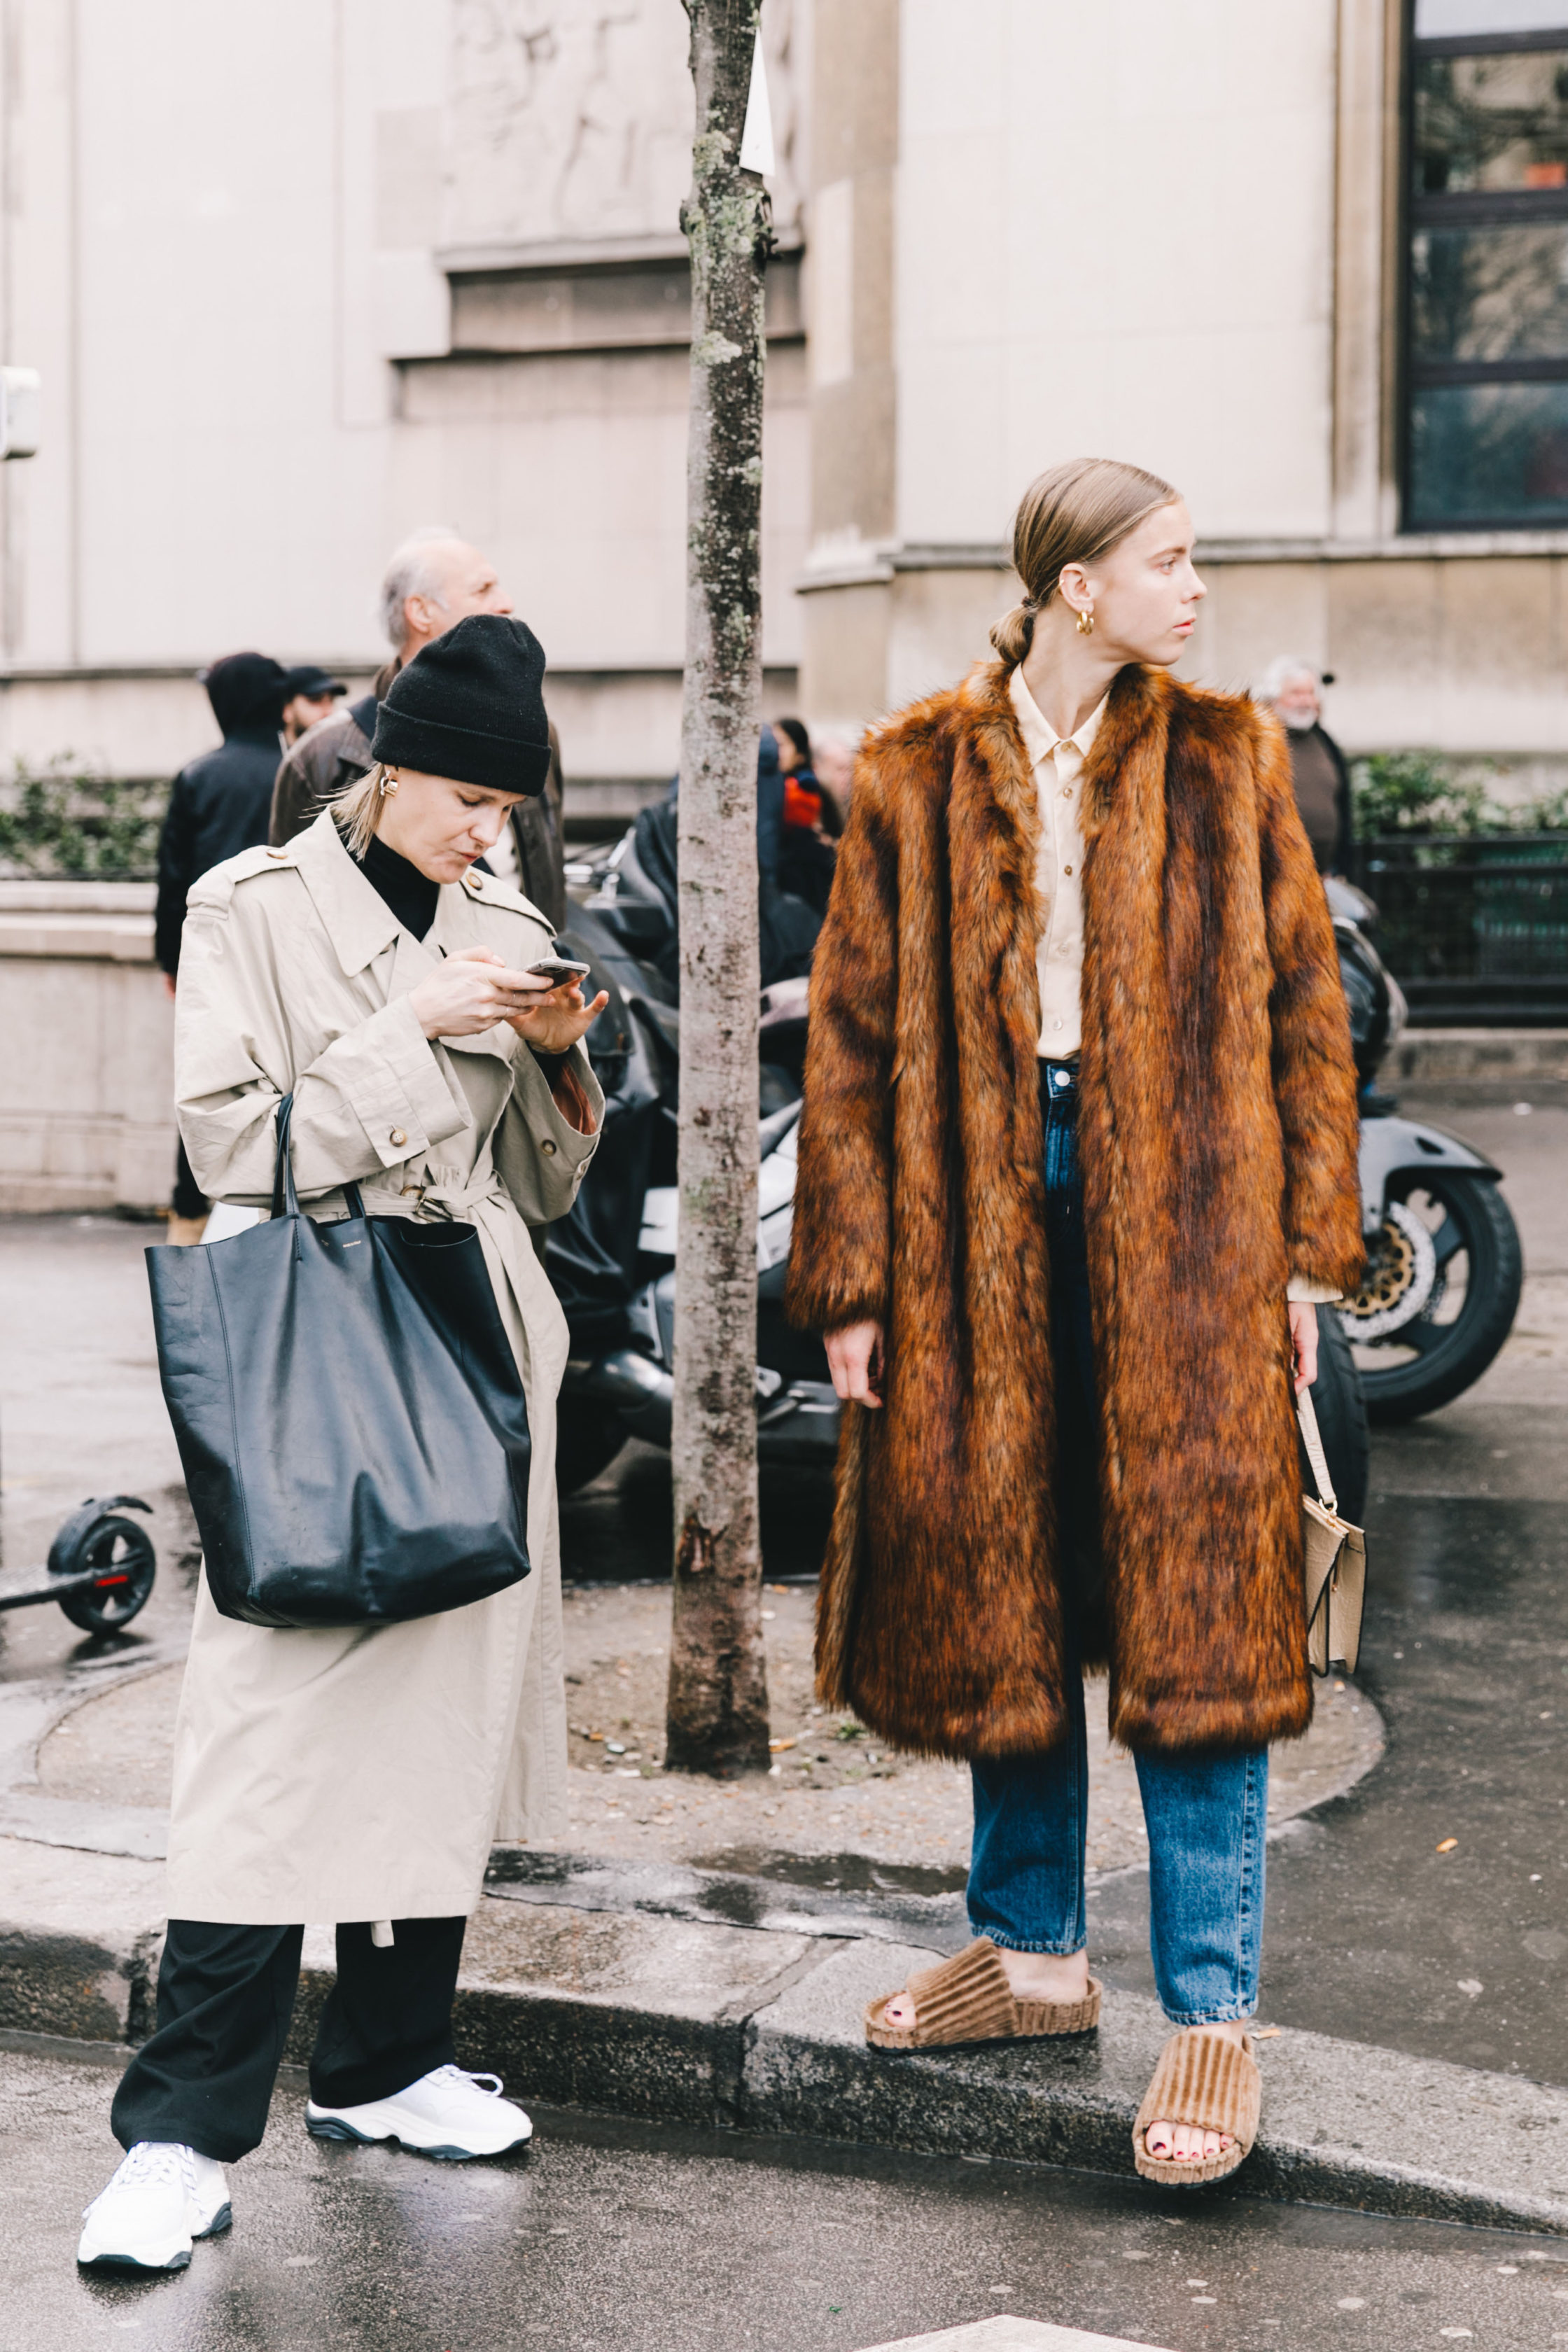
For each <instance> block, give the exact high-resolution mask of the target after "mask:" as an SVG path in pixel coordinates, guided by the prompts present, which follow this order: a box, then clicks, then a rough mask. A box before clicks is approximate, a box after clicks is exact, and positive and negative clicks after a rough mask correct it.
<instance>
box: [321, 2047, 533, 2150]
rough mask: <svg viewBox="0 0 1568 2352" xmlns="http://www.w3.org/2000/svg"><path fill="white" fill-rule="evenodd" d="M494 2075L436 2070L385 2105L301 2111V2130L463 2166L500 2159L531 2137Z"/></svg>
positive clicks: (455, 2069)
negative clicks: (393, 2143) (397, 2144)
mask: <svg viewBox="0 0 1568 2352" xmlns="http://www.w3.org/2000/svg"><path fill="white" fill-rule="evenodd" d="M500 2089H501V2083H500V2075H499V2074H464V2072H463V2070H462V2068H461V2067H460V2066H437V2069H436V2071H435V2073H434V2074H421V2076H420V2077H419V2080H418V2081H417V2082H416V2083H410V2084H409V2085H408V2088H407V2089H406V2090H405V2091H397V2092H395V2093H394V2095H393V2096H392V2097H391V2098H390V2099H370V2100H367V2101H366V2103H365V2105H363V2106H362V2107H319V2106H318V2105H316V2102H315V2101H314V2099H310V2100H308V2101H307V2102H306V2106H305V2128H306V2130H307V2131H308V2132H313V2133H314V2134H315V2137H317V2138H318V2139H357V2140H374V2139H395V2140H399V2141H401V2143H402V2145H403V2146H404V2147H408V2148H415V2149H416V2150H417V2151H418V2153H419V2154H420V2155H421V2156H439V2157H446V2158H449V2159H450V2160H451V2161H452V2162H453V2163H462V2162H463V2161H464V2160H465V2159H466V2158H469V2157H474V2156H503V2155H504V2154H505V2153H506V2151H507V2149H508V2148H509V2147H522V2145H523V2143H524V2141H525V2140H530V2139H531V2138H532V2137H533V2126H532V2125H531V2123H530V2122H529V2119H528V2117H527V2116H525V2115H524V2114H523V2112H522V2109H521V2107H519V2106H514V2105H512V2102H511V2101H510V2099H503V2098H502V2097H501V2095H500Z"/></svg>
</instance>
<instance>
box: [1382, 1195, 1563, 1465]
mask: <svg viewBox="0 0 1568 2352" xmlns="http://www.w3.org/2000/svg"><path fill="white" fill-rule="evenodd" d="M1523 1279H1524V1260H1523V1255H1522V1253H1521V1249H1520V1244H1519V1228H1518V1227H1517V1226H1516V1225H1515V1223H1514V1222H1513V1217H1512V1214H1511V1213H1510V1209H1509V1205H1508V1202H1506V1201H1505V1200H1504V1199H1503V1197H1502V1194H1501V1192H1500V1191H1499V1189H1498V1186H1497V1183H1496V1181H1494V1180H1493V1179H1492V1178H1490V1177H1487V1176H1472V1175H1470V1174H1469V1173H1468V1171H1465V1170H1463V1169H1455V1168H1432V1169H1426V1168H1424V1169H1420V1170H1416V1171H1409V1172H1407V1173H1406V1174H1405V1175H1404V1176H1402V1177H1400V1178H1398V1179H1396V1180H1395V1181H1394V1183H1392V1184H1391V1185H1390V1187H1389V1194H1388V1200H1387V1202H1386V1204H1385V1213H1384V1226H1383V1229H1382V1232H1381V1234H1380V1235H1379V1237H1378V1240H1377V1242H1376V1243H1375V1244H1373V1249H1372V1252H1371V1255H1370V1256H1369V1259H1368V1271H1367V1277H1366V1280H1365V1282H1364V1284H1363V1290H1362V1294H1361V1297H1359V1298H1358V1299H1356V1300H1355V1301H1353V1302H1352V1303H1351V1304H1350V1305H1347V1306H1346V1307H1342V1308H1341V1309H1340V1310H1339V1320H1340V1321H1341V1322H1342V1324H1343V1326H1344V1328H1345V1329H1346V1331H1347V1332H1348V1333H1349V1335H1350V1338H1351V1340H1352V1345H1353V1346H1354V1349H1355V1353H1356V1361H1357V1364H1358V1366H1359V1368H1360V1370H1361V1384H1362V1388H1363V1392H1364V1394H1365V1397H1366V1409H1367V1413H1368V1416H1369V1418H1370V1419H1371V1420H1372V1421H1373V1422H1375V1423H1384V1424H1386V1423H1396V1422H1402V1421H1414V1420H1415V1418H1416V1417H1417V1415H1418V1414H1421V1413H1424V1412H1436V1410H1437V1408H1438V1406H1439V1405H1445V1404H1449V1403H1451V1402H1453V1400H1454V1398H1455V1397H1457V1396H1459V1395H1461V1394H1462V1393H1463V1392H1464V1391H1465V1390H1466V1389H1468V1388H1469V1387H1471V1386H1472V1385H1473V1384H1474V1383H1475V1382H1476V1381H1479V1378H1480V1376H1481V1374H1482V1373H1483V1372H1484V1371H1485V1370H1486V1369H1487V1366H1488V1365H1489V1363H1490V1362H1491V1360H1492V1359H1493V1357H1494V1356H1496V1354H1497V1352H1498V1350H1499V1349H1500V1347H1501V1346H1502V1343H1503V1341H1504V1340H1505V1339H1507V1338H1508V1335H1509V1333H1510V1330H1511V1329H1512V1328H1513V1318H1514V1317H1515V1315H1516V1314H1517V1313H1518V1312H1519V1294H1520V1288H1521V1284H1522V1282H1523Z"/></svg>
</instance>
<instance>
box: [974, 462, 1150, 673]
mask: <svg viewBox="0 0 1568 2352" xmlns="http://www.w3.org/2000/svg"><path fill="white" fill-rule="evenodd" d="M1179 496H1180V492H1179V491H1177V490H1175V489H1173V488H1172V486H1171V484H1170V483H1169V482H1166V481H1162V479H1161V478H1160V476H1159V475H1158V474H1150V473H1146V472H1145V471H1144V469H1143V467H1142V466H1124V465H1123V464H1122V463H1121V460H1120V459H1119V458H1116V457H1075V458H1074V459H1073V460H1072V461H1071V463H1070V464H1069V465H1066V466H1053V467H1052V468H1051V470H1050V472H1049V473H1047V474H1041V475H1040V476H1039V477H1038V478H1037V480H1035V481H1033V482H1031V483H1030V484H1029V487H1028V488H1027V489H1026V491H1025V492H1024V495H1023V497H1022V498H1021V499H1019V501H1018V511H1017V513H1016V515H1015V516H1014V518H1013V569H1014V570H1015V572H1016V573H1017V575H1018V577H1019V579H1020V580H1021V581H1022V582H1023V583H1024V601H1023V603H1022V604H1015V605H1014V606H1013V609H1012V611H1011V612H1009V613H1004V614H1003V615H1002V618H1001V619H1000V620H999V621H998V622H997V624H996V625H995V627H994V629H993V630H992V632H991V642H992V644H993V645H994V646H995V648H996V651H997V653H998V654H999V655H1000V656H1001V657H1002V659H1003V661H1004V662H1005V663H1006V665H1007V667H1008V668H1009V669H1016V668H1017V667H1018V664H1019V663H1020V662H1021V661H1024V660H1026V658H1027V656H1028V651H1029V647H1030V646H1031V645H1032V644H1033V643H1034V636H1035V615H1036V614H1037V613H1043V612H1044V611H1045V609H1046V606H1047V604H1049V603H1050V601H1051V598H1052V597H1053V596H1054V595H1055V594H1056V593H1057V589H1058V586H1059V585H1060V583H1061V576H1062V572H1063V570H1064V568H1065V567H1066V566H1067V565H1068V564H1069V563H1092V562H1094V560H1095V558H1096V557H1097V556H1100V555H1107V554H1109V553H1110V550H1111V549H1112V548H1113V547H1115V546H1116V545H1117V544H1118V542H1119V541H1121V540H1124V539H1125V538H1126V536H1127V534H1128V532H1129V531H1130V530H1137V528H1138V526H1139V524H1140V523H1141V522H1142V520H1143V518H1144V516H1145V515H1152V514H1154V513H1156V512H1157V511H1158V509H1160V508H1161V507H1168V506H1170V505H1171V504H1172V502H1173V500H1174V499H1176V498H1178V497H1179Z"/></svg>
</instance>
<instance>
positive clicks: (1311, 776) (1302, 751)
mask: <svg viewBox="0 0 1568 2352" xmlns="http://www.w3.org/2000/svg"><path fill="white" fill-rule="evenodd" d="M1329 684H1331V679H1330V677H1328V675H1327V673H1326V672H1323V671H1320V670H1318V669H1317V668H1315V667H1314V666H1313V665H1312V663H1310V661H1303V660H1302V659H1301V658H1300V656H1299V655H1296V654H1280V655H1279V656H1277V657H1276V659H1275V660H1273V661H1271V662H1270V663H1269V665H1268V669H1267V670H1266V671H1265V672H1264V676H1263V683H1262V685H1261V686H1260V687H1259V688H1258V700H1259V701H1260V702H1267V703H1270V704H1272V706H1273V709H1274V715H1275V717H1276V718H1277V719H1280V720H1281V721H1282V722H1283V724H1284V727H1285V731H1286V735H1287V738H1288V740H1289V745H1290V770H1291V774H1292V777H1293V779H1294V781H1295V785H1296V805H1297V807H1298V808H1299V809H1300V812H1301V822H1302V824H1304V825H1305V826H1306V828H1307V838H1308V840H1309V841H1310V843H1311V845H1312V855H1313V856H1314V857H1315V858H1316V860H1317V863H1318V871H1319V873H1320V874H1342V873H1343V872H1344V870H1345V867H1346V866H1347V864H1348V863H1349V860H1350V848H1351V777H1350V770H1349V768H1348V767H1347V766H1346V765H1345V756H1344V753H1343V752H1342V751H1341V750H1340V747H1339V745H1338V744H1337V743H1336V742H1335V740H1334V739H1333V737H1332V736H1331V734H1330V733H1329V731H1328V730H1327V728H1326V727H1325V726H1324V725H1323V703H1322V689H1323V688H1324V687H1325V686H1328V685H1329Z"/></svg>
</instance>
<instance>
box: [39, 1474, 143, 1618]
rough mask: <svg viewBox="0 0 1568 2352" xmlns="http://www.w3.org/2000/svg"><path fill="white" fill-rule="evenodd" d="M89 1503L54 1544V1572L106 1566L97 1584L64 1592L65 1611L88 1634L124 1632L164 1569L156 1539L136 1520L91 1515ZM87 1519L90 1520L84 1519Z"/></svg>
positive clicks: (81, 1571)
mask: <svg viewBox="0 0 1568 2352" xmlns="http://www.w3.org/2000/svg"><path fill="white" fill-rule="evenodd" d="M91 1510H92V1506H91V1505H90V1504H89V1505H87V1506H86V1507H85V1508H84V1510H83V1511H81V1512H79V1513H78V1514H77V1516H76V1518H75V1519H74V1520H73V1519H68V1520H67V1522H66V1524H65V1526H64V1527H63V1528H61V1529H60V1531H59V1534H58V1536H57V1537H56V1538H55V1540H54V1542H53V1544H52V1545H51V1546H50V1549H49V1574H50V1575H51V1576H80V1575H83V1574H85V1573H86V1571H87V1570H89V1569H96V1570H99V1571H100V1574H99V1579H98V1581H97V1582H96V1583H93V1584H87V1585H79V1586H78V1588H77V1590H76V1591H74V1592H68V1593H65V1594H63V1595H62V1596H61V1599H60V1602H59V1608H60V1613H61V1614H62V1616H64V1617H66V1618H68V1620H69V1622H70V1623H71V1624H73V1625H76V1626H79V1628H80V1630H81V1631H82V1633H120V1632H121V1629H122V1628H123V1627H125V1626H127V1625H129V1624H130V1622H131V1621H132V1618H133V1617H139V1616H140V1615H141V1613H142V1610H143V1609H144V1608H145V1607H146V1605H147V1601H148V1599H149V1596H150V1595H151V1593H152V1591H153V1581H154V1580H155V1579H156V1576H157V1573H158V1556H157V1553H156V1552H155V1551H154V1550H153V1538H152V1537H151V1536H150V1535H149V1534H148V1532H147V1530H146V1528H143V1527H139V1526H138V1525H137V1523H136V1521H135V1520H134V1519H124V1518H121V1517H118V1516H117V1515H116V1514H114V1513H111V1512H105V1513H104V1514H103V1515H102V1516H101V1517H96V1518H95V1517H91V1516H90V1514H91ZM83 1519H85V1520H86V1524H85V1525H82V1524H79V1523H80V1522H81V1521H82V1520H83Z"/></svg>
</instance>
